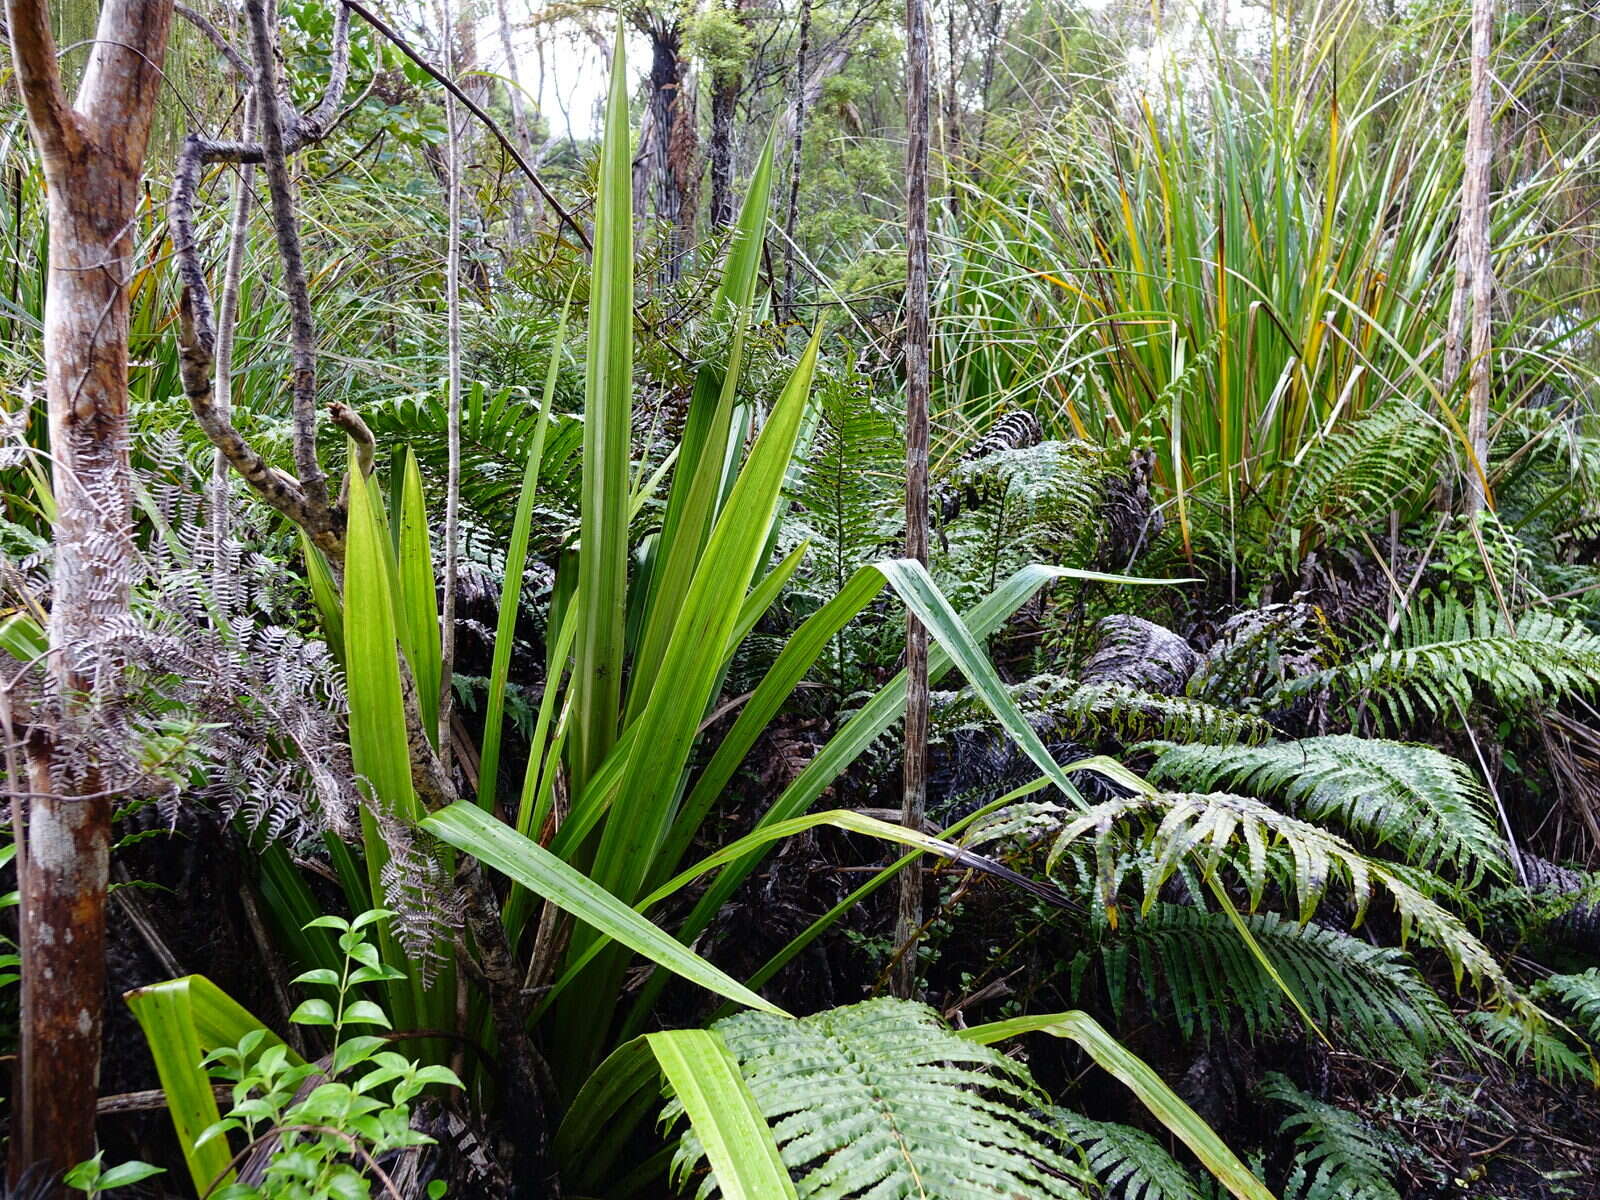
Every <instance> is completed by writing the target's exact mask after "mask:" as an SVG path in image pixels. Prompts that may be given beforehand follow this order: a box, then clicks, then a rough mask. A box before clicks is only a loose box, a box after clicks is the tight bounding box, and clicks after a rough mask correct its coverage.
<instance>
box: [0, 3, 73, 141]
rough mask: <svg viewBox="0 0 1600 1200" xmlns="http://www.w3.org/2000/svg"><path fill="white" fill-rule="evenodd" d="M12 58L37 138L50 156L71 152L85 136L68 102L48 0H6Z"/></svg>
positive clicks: (30, 121) (34, 134) (29, 119)
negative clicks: (58, 60)
mask: <svg viewBox="0 0 1600 1200" xmlns="http://www.w3.org/2000/svg"><path fill="white" fill-rule="evenodd" d="M6 23H7V25H8V26H9V28H10V31H11V61H12V63H13V64H14V69H15V71H16V76H17V86H18V88H19V89H20V90H21V92H22V100H23V103H24V104H25V105H26V106H27V109H28V121H29V124H30V126H31V127H32V129H33V136H34V139H35V140H36V141H37V142H38V144H39V150H40V152H41V153H42V154H43V155H44V156H45V157H46V159H49V158H52V157H57V158H59V157H61V156H62V155H65V154H69V153H71V152H73V151H74V149H75V148H76V147H78V146H79V145H80V144H81V143H82V140H83V128H82V126H81V124H80V121H79V117H78V114H77V113H75V112H73V111H72V105H71V104H69V103H68V102H67V94H66V92H65V91H64V90H63V89H62V86H61V72H60V70H59V69H58V68H57V67H56V39H55V35H54V34H53V33H52V32H51V30H50V13H49V11H48V9H47V8H46V7H45V4H44V0H6Z"/></svg>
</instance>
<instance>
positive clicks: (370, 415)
mask: <svg viewBox="0 0 1600 1200" xmlns="http://www.w3.org/2000/svg"><path fill="white" fill-rule="evenodd" d="M469 393H470V394H469V395H468V397H467V398H466V399H467V403H465V404H464V405H463V406H462V412H461V498H462V503H463V504H464V505H465V506H466V508H467V511H468V512H471V513H476V514H478V515H479V517H480V518H481V519H483V520H484V521H485V523H487V524H490V525H497V524H498V523H499V521H501V520H503V519H504V513H505V512H506V511H507V509H508V508H509V507H514V506H515V504H516V499H517V494H518V493H519V492H520V491H521V488H522V476H523V472H524V469H525V468H526V467H527V464H528V451H529V450H530V449H531V448H532V446H533V437H534V431H535V428H536V426H537V425H538V422H539V403H538V397H537V396H530V394H529V393H527V392H525V391H523V390H522V389H520V388H500V389H498V390H494V391H490V390H488V389H486V388H484V387H483V386H482V385H480V384H474V385H473V386H472V387H471V388H470V389H469ZM361 415H362V418H363V419H364V420H365V421H366V423H367V425H368V427H369V428H371V430H372V432H373V433H374V434H375V435H376V436H377V439H378V444H379V445H380V446H400V445H409V446H411V448H412V449H413V450H415V451H416V454H417V458H418V460H419V461H420V462H421V464H422V466H423V468H424V469H425V470H427V471H429V472H430V473H431V474H433V475H434V476H435V477H437V478H443V476H444V475H445V472H446V468H447V466H448V462H449V445H448V441H447V439H446V433H445V431H446V429H447V428H448V422H447V420H446V413H445V404H444V398H443V397H442V396H440V395H437V394H435V393H433V392H419V393H415V394H413V395H409V396H398V397H385V398H383V399H382V400H380V401H377V402H375V403H372V404H371V405H369V406H368V407H366V408H364V409H363V410H362V413H361ZM582 449H583V422H582V420H581V419H579V418H577V417H573V416H569V415H567V414H566V413H562V412H552V413H551V414H550V428H549V431H548V432H547V434H546V435H545V443H544V455H543V458H542V459H541V460H540V466H539V501H540V504H541V506H543V508H544V509H545V510H546V512H547V514H548V513H553V512H563V513H565V512H576V507H577V493H578V486H579V483H580V473H581V470H582V466H583V462H582V454H581V451H582ZM543 523H544V524H549V523H550V522H548V521H546V522H543ZM556 523H558V524H562V525H565V524H568V523H570V522H568V521H566V520H558V521H557V522H556ZM540 526H541V521H540V518H539V516H538V515H537V514H536V515H535V519H534V527H535V528H539V527H540Z"/></svg>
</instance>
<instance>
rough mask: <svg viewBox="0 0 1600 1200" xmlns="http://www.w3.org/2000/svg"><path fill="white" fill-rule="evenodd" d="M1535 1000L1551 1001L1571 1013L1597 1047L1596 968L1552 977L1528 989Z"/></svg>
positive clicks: (1599, 999) (1599, 1001) (1599, 998)
mask: <svg viewBox="0 0 1600 1200" xmlns="http://www.w3.org/2000/svg"><path fill="white" fill-rule="evenodd" d="M1528 994H1529V995H1530V996H1532V997H1533V999H1535V1000H1538V1001H1545V1000H1555V1001H1557V1002H1558V1003H1559V1004H1560V1005H1561V1007H1562V1008H1563V1009H1565V1010H1566V1011H1568V1012H1570V1013H1571V1014H1572V1018H1573V1020H1574V1021H1575V1022H1576V1023H1577V1024H1578V1026H1579V1027H1580V1028H1581V1030H1582V1032H1583V1035H1584V1036H1585V1037H1587V1038H1588V1039H1589V1041H1590V1042H1592V1043H1594V1044H1595V1045H1597V1046H1600V968H1596V967H1590V968H1589V969H1588V970H1587V971H1584V972H1583V973H1582V974H1581V975H1552V976H1550V977H1549V978H1548V979H1541V980H1540V981H1539V982H1538V983H1536V984H1534V985H1533V987H1531V988H1530V989H1528Z"/></svg>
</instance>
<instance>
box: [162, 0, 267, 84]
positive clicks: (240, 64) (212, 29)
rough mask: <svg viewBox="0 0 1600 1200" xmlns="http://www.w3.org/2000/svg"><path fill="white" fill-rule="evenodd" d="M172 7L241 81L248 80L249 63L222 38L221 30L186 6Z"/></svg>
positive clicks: (231, 44) (232, 45) (230, 43)
mask: <svg viewBox="0 0 1600 1200" xmlns="http://www.w3.org/2000/svg"><path fill="white" fill-rule="evenodd" d="M172 7H173V11H174V12H176V13H177V14H178V15H179V16H180V17H182V18H183V19H184V20H185V21H187V22H189V24H191V25H193V26H194V27H195V28H196V29H198V30H199V31H200V32H201V33H202V34H203V35H204V36H205V39H206V41H208V42H210V43H211V44H212V45H213V46H215V47H216V48H217V51H218V52H219V53H220V54H221V55H222V57H223V58H225V59H227V60H228V65H229V66H230V67H232V68H233V72H234V74H235V75H238V76H240V77H241V78H243V79H249V78H250V63H249V61H248V60H247V59H246V58H245V56H244V55H242V54H240V53H239V51H238V50H237V49H236V48H235V47H234V44H233V43H232V42H230V41H229V40H228V39H227V38H226V37H224V36H223V33H222V30H220V29H218V28H217V27H216V26H215V25H213V24H212V23H211V22H210V21H209V20H208V19H206V18H205V17H204V16H202V15H201V14H200V13H198V12H196V11H195V10H194V9H192V8H190V7H189V6H188V5H187V4H175V5H173V6H172Z"/></svg>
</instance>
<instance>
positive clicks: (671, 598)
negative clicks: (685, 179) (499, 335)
mask: <svg viewBox="0 0 1600 1200" xmlns="http://www.w3.org/2000/svg"><path fill="white" fill-rule="evenodd" d="M772 147H773V139H772V138H771V137H768V139H767V143H766V145H765V146H764V147H763V149H762V151H761V158H760V160H759V161H758V162H757V163H756V169H755V172H754V174H753V175H752V176H751V178H750V190H749V191H748V192H747V193H746V194H745V200H744V205H743V207H742V208H741V209H740V212H739V219H738V222H737V223H736V224H735V226H734V235H733V246H732V249H731V250H730V251H729V253H728V261H727V263H726V264H725V265H724V267H723V273H722V283H721V285H720V286H719V287H718V289H717V293H716V295H715V296H714V297H713V299H712V303H711V313H710V318H711V320H712V321H714V322H716V321H731V322H732V327H733V336H732V338H731V339H730V342H729V347H728V355H727V358H726V359H725V360H724V361H723V362H721V363H705V364H703V365H702V366H701V367H700V370H699V372H698V374H697V375H696V377H695V385H694V393H693V395H692V397H691V398H690V402H689V414H688V419H687V420H686V422H685V424H684V430H683V438H682V440H681V443H680V446H679V454H678V464H677V470H676V471H675V472H674V474H673V477H672V489H671V491H670V492H669V493H668V496H667V510H666V514H665V516H664V517H663V519H662V525H661V536H660V538H659V539H658V541H657V543H656V564H655V570H654V571H652V572H651V576H650V589H649V596H648V598H647V602H646V611H645V620H644V632H643V635H642V637H641V638H640V642H639V652H638V654H637V655H635V657H634V663H633V678H632V681H631V682H630V684H629V689H630V690H629V694H628V717H629V719H630V720H632V719H634V718H636V717H637V716H638V715H639V714H640V713H641V712H643V711H644V706H645V704H646V702H647V701H648V700H649V698H650V692H651V689H652V688H653V687H654V685H655V681H656V673H657V671H658V670H659V669H660V667H661V664H662V660H663V659H664V658H665V657H666V653H667V647H668V639H669V638H670V637H671V635H672V629H673V625H674V622H675V620H676V617H677V614H678V609H679V607H680V606H681V605H682V604H683V601H684V597H685V596H686V595H687V594H688V591H689V584H690V581H691V580H692V579H693V577H694V572H695V567H696V565H697V564H698V563H699V561H700V555H701V552H702V550H703V549H704V548H705V545H706V540H707V538H708V537H709V536H710V533H711V528H712V524H713V522H714V521H715V519H716V517H717V514H718V508H717V502H718V500H719V499H720V498H721V496H720V492H721V484H722V476H723V462H724V459H725V458H726V456H727V454H728V451H729V447H730V445H731V441H730V438H729V429H730V425H731V419H732V416H733V399H734V394H735V391H736V389H737V387H738V382H739V372H740V369H741V367H742V365H743V359H744V343H745V330H746V328H747V326H748V325H749V323H750V308H751V303H752V301H753V300H754V297H755V287H756V275H757V267H758V266H759V264H760V261H761V246H762V242H763V234H764V233H765V230H766V224H767V210H768V207H769V202H770V198H771V194H772Z"/></svg>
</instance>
